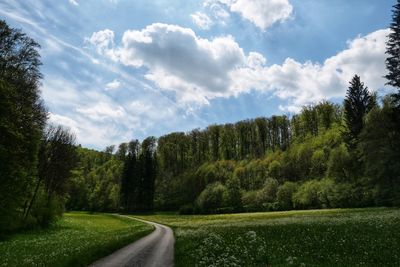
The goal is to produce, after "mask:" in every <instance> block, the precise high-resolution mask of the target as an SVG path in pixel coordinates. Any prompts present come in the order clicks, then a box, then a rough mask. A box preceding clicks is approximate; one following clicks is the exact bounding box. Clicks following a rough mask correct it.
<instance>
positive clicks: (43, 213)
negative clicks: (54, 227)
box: [31, 190, 65, 227]
mask: <svg viewBox="0 0 400 267" xmlns="http://www.w3.org/2000/svg"><path fill="white" fill-rule="evenodd" d="M64 202H65V201H64V199H63V198H62V197H60V196H57V195H53V196H51V197H50V198H49V197H48V195H47V194H46V193H45V192H44V190H40V191H39V192H38V196H37V198H36V201H35V202H34V205H33V206H32V212H31V216H32V218H33V219H34V220H35V221H36V222H37V224H38V225H40V226H42V227H47V226H49V225H50V224H51V223H52V222H54V221H56V220H58V219H59V218H61V216H62V214H63V212H64Z"/></svg>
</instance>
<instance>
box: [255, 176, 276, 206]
mask: <svg viewBox="0 0 400 267" xmlns="http://www.w3.org/2000/svg"><path fill="white" fill-rule="evenodd" d="M278 187H279V183H278V180H276V179H274V178H267V180H265V183H264V186H263V188H262V189H261V190H260V191H259V194H258V198H259V200H258V202H259V203H263V204H264V203H267V202H268V203H270V202H274V201H275V199H276V192H277V191H278Z"/></svg>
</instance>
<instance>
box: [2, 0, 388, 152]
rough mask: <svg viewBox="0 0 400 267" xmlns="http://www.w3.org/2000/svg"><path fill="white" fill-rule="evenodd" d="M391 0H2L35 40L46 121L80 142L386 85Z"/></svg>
mask: <svg viewBox="0 0 400 267" xmlns="http://www.w3.org/2000/svg"><path fill="white" fill-rule="evenodd" d="M394 2H395V1H394V0H351V1H349V0H191V1H188V0H152V1H148V0H57V1H54V0H32V1H26V0H0V19H4V20H6V22H7V23H8V24H10V25H11V26H12V27H16V28H20V29H22V30H23V31H24V32H25V33H27V34H28V35H29V36H31V37H33V38H34V39H35V40H36V41H37V42H39V43H40V45H41V47H42V48H41V51H40V52H41V56H42V61H43V66H42V72H43V74H44V79H43V81H42V84H43V85H42V88H41V90H42V95H43V98H44V100H45V102H46V104H47V106H48V108H49V111H50V120H51V121H53V122H55V123H59V124H63V125H65V126H68V127H70V128H71V129H72V130H73V131H75V132H76V134H77V139H78V142H79V143H81V144H82V145H83V146H86V147H91V148H97V149H103V148H104V147H105V146H107V145H110V144H118V143H120V142H125V141H129V140H130V139H133V138H138V139H143V138H144V137H146V136H149V135H154V136H160V135H163V134H166V133H169V132H173V131H188V130H191V129H193V128H198V127H200V128H203V127H206V126H207V125H209V124H212V123H226V122H235V121H238V120H242V119H246V118H252V117H256V116H270V115H273V114H293V113H295V112H298V110H299V109H300V108H301V106H302V105H305V104H310V103H313V102H318V101H320V100H322V99H328V100H332V101H335V102H340V101H341V100H342V98H343V96H344V94H345V91H346V87H347V84H348V81H349V80H350V79H351V77H352V76H353V75H354V74H356V73H357V74H359V75H360V76H361V78H362V80H363V81H364V82H365V84H366V85H367V86H368V87H369V88H370V89H371V90H384V84H385V81H384V79H383V78H382V76H383V75H384V74H385V64H384V60H385V54H384V53H385V40H386V36H387V34H388V30H387V27H388V25H389V23H390V17H391V11H390V10H391V6H392V5H393V4H394Z"/></svg>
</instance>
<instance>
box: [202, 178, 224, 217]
mask: <svg viewBox="0 0 400 267" xmlns="http://www.w3.org/2000/svg"><path fill="white" fill-rule="evenodd" d="M225 192H226V188H225V186H223V185H222V184H221V183H220V182H216V183H213V184H209V185H208V186H207V187H206V189H204V190H203V192H201V194H200V195H199V197H198V198H197V204H198V205H199V208H200V210H201V211H202V212H204V213H213V212H215V211H216V209H217V208H219V207H221V206H222V200H223V196H224V194H226V193H225Z"/></svg>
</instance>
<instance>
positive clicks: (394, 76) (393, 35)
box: [385, 0, 400, 97]
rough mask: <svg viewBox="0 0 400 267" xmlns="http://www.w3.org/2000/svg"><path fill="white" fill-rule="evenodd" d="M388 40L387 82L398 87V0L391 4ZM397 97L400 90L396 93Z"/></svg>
mask: <svg viewBox="0 0 400 267" xmlns="http://www.w3.org/2000/svg"><path fill="white" fill-rule="evenodd" d="M388 37H389V40H388V41H387V42H386V54H387V55H388V57H387V59H386V68H387V69H388V71H389V73H388V74H387V75H386V76H385V78H386V79H387V80H388V82H387V84H389V85H392V86H394V87H397V88H399V89H400V0H397V4H395V5H394V6H393V15H392V23H391V24H390V34H389V36H388ZM397 95H398V97H399V95H400V92H399V93H398V94H397Z"/></svg>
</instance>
